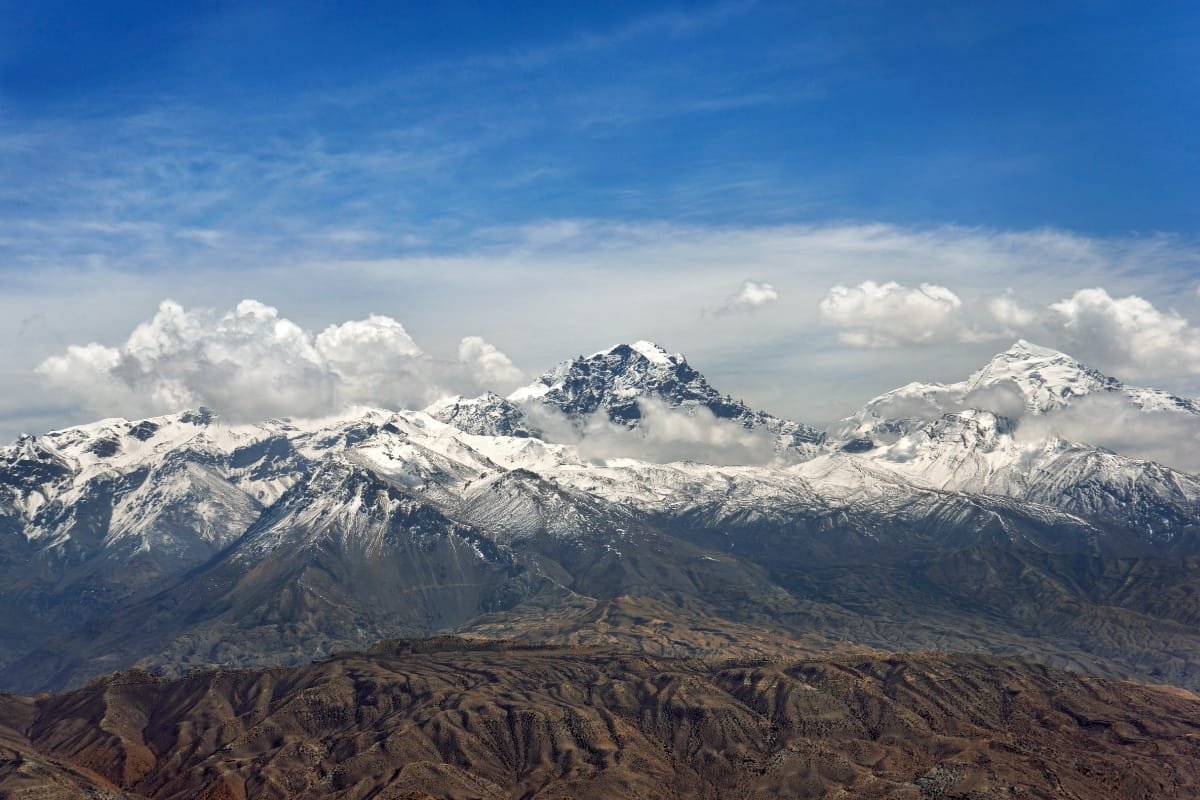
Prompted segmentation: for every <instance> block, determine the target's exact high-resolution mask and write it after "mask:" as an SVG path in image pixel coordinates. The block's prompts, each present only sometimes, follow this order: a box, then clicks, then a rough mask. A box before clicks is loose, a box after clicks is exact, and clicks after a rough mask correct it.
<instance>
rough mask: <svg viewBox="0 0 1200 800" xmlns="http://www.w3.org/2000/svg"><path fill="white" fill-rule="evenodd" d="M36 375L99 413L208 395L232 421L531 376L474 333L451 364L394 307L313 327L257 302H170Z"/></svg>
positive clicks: (431, 394) (400, 401) (171, 406)
mask: <svg viewBox="0 0 1200 800" xmlns="http://www.w3.org/2000/svg"><path fill="white" fill-rule="evenodd" d="M38 373H39V374H40V375H41V377H42V378H43V379H44V380H45V381H46V382H47V383H48V384H49V385H50V386H51V387H52V388H53V389H54V390H55V391H56V392H57V393H58V394H59V395H60V396H65V397H66V398H70V399H74V400H76V401H78V402H79V403H80V405H82V406H84V407H86V408H87V409H88V410H89V411H91V412H92V413H96V414H101V415H119V416H130V417H136V416H142V415H148V414H157V413H167V412H172V411H178V410H180V409H183V408H189V407H196V406H200V405H205V406H210V407H212V408H214V409H216V410H218V411H219V412H220V413H221V414H223V415H224V416H225V417H226V418H228V419H231V420H259V419H264V418H267V417H272V416H296V417H303V416H319V415H322V414H327V413H331V412H334V411H337V410H339V409H341V408H343V407H346V406H349V405H374V406H382V407H387V408H421V407H423V406H425V405H426V404H428V403H429V402H431V401H432V400H434V399H436V398H438V397H440V396H442V395H444V394H447V393H450V392H464V393H475V392H478V391H482V390H483V389H488V388H493V386H495V387H496V388H499V389H501V390H504V389H508V388H511V386H512V385H513V384H514V382H516V381H519V380H520V379H521V377H522V375H523V374H522V373H521V371H520V370H518V369H517V368H516V367H515V366H514V365H513V363H512V361H511V360H509V358H508V357H507V356H506V355H505V354H504V353H502V352H500V351H499V350H498V349H496V348H495V347H494V346H493V345H491V344H489V343H488V342H486V341H485V340H483V339H482V338H480V337H477V336H471V337H467V338H465V339H463V340H462V342H461V344H460V346H459V350H458V360H457V361H456V362H453V363H443V362H439V361H437V360H436V359H434V358H432V357H430V356H429V355H428V354H427V353H425V352H424V351H423V350H422V349H421V348H420V347H419V346H418V345H417V343H416V342H415V341H413V339H412V337H411V336H409V334H408V332H407V331H406V330H405V329H404V326H403V325H402V324H400V323H399V322H398V321H396V320H394V319H392V318H391V317H386V316H382V315H377V314H372V315H370V316H368V317H367V318H366V319H361V320H351V321H348V322H344V323H341V324H337V325H330V326H329V327H327V328H325V330H323V331H321V332H320V333H316V334H314V333H313V332H311V331H308V330H305V329H304V328H302V327H301V326H299V325H297V324H296V323H295V322H292V321H291V320H288V319H286V318H285V317H282V316H281V315H280V314H279V311H278V310H277V309H275V308H273V307H271V306H268V305H265V304H263V303H260V302H258V301H256V300H243V301H242V302H240V303H238V304H237V305H236V306H235V307H234V308H232V309H230V310H229V311H226V312H225V313H223V314H219V313H217V312H214V311H212V310H209V309H185V308H184V307H183V306H182V305H180V304H178V303H176V302H173V301H170V300H166V301H163V302H162V303H161V304H160V305H159V307H158V310H157V312H156V313H155V314H154V316H153V317H152V318H151V319H149V320H146V321H145V322H143V323H141V324H140V325H138V326H137V327H136V328H135V329H134V330H133V332H132V333H131V334H130V335H129V337H128V338H127V339H126V340H125V342H124V343H123V344H121V345H120V346H117V347H111V346H106V345H103V344H98V343H95V342H92V343H89V344H85V345H70V346H69V347H67V349H66V351H65V352H62V353H59V354H57V355H54V356H51V357H49V358H47V359H46V360H44V361H43V362H42V363H41V365H40V366H39V367H38Z"/></svg>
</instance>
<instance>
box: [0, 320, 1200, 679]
mask: <svg viewBox="0 0 1200 800" xmlns="http://www.w3.org/2000/svg"><path fill="white" fill-rule="evenodd" d="M905 392H907V394H904V393H905ZM981 393H982V394H981ZM1097 394H1104V395H1110V394H1118V395H1120V396H1121V397H1122V398H1125V401H1127V402H1129V403H1130V404H1134V403H1141V405H1140V406H1137V407H1138V408H1143V407H1144V408H1145V409H1147V410H1146V412H1145V413H1147V414H1150V415H1151V419H1152V420H1159V419H1162V417H1160V416H1155V415H1160V414H1175V415H1181V416H1183V417H1187V418H1189V419H1190V418H1191V417H1193V416H1196V413H1195V410H1194V408H1193V406H1192V405H1189V402H1188V401H1184V400H1181V399H1179V398H1171V397H1170V396H1169V395H1164V394H1162V393H1155V392H1153V391H1151V390H1141V389H1129V388H1128V387H1124V386H1123V384H1120V383H1119V382H1116V381H1113V380H1112V379H1108V378H1105V377H1104V376H1102V375H1100V374H1099V373H1096V372H1095V371H1094V370H1087V369H1086V368H1083V367H1082V366H1081V365H1078V364H1077V363H1076V362H1073V361H1072V360H1070V359H1067V357H1065V356H1062V354H1054V353H1053V351H1044V350H1041V349H1037V348H1034V347H1033V346H1031V345H1028V344H1024V343H1019V344H1018V345H1017V346H1016V347H1014V348H1013V349H1011V350H1010V351H1008V352H1006V353H1002V354H1000V355H999V356H997V358H996V359H994V360H993V361H992V362H991V363H990V364H989V365H987V366H986V367H985V368H984V369H982V370H980V371H978V372H977V373H975V375H973V376H972V377H971V378H970V379H968V380H967V381H965V382H963V383H962V384H954V385H951V386H936V385H928V386H926V387H925V388H923V389H920V390H916V389H912V390H910V389H905V390H900V394H896V393H893V395H891V396H890V399H887V398H889V396H888V395H885V396H884V397H883V398H880V399H878V400H877V401H873V402H872V404H869V405H868V407H867V408H866V409H864V410H863V411H862V412H860V414H859V415H857V416H856V417H855V418H852V419H851V420H850V421H849V422H848V423H847V425H845V426H842V429H841V432H840V433H839V432H836V431H835V433H834V435H832V436H831V437H829V438H828V439H827V440H823V439H822V438H821V436H820V435H819V434H815V433H814V432H812V431H811V429H807V428H804V426H798V425H797V424H796V423H788V422H786V421H783V420H779V419H777V418H774V417H770V416H769V415H766V414H763V413H761V412H756V411H753V410H751V409H749V408H747V407H746V406H745V405H744V404H741V403H740V402H737V401H733V400H731V399H729V398H727V397H722V396H720V395H718V394H717V393H716V392H715V390H713V389H712V388H711V386H709V384H708V383H707V381H705V379H704V378H703V376H701V375H700V374H699V373H697V372H696V371H695V370H694V369H692V368H691V367H690V366H689V365H688V364H687V362H686V361H684V360H683V359H682V357H680V356H673V355H670V354H668V353H666V352H665V351H662V350H661V349H660V348H657V347H655V346H653V345H650V344H648V343H636V344H635V345H629V346H618V347H614V348H611V349H610V350H607V351H603V352H601V353H598V354H596V355H594V356H592V357H590V358H580V359H575V360H572V361H569V362H565V363H564V364H563V365H561V366H560V367H558V368H557V369H555V370H552V371H551V372H549V373H547V374H546V375H545V376H543V377H542V378H541V379H539V381H538V382H536V383H535V384H534V385H533V388H532V389H530V390H528V391H524V392H520V391H519V392H517V393H516V394H514V395H513V398H510V399H504V398H500V397H498V396H496V395H484V396H482V397H480V398H475V399H463V398H454V399H451V400H448V401H445V402H442V403H438V404H435V405H434V406H431V407H430V408H429V409H427V410H426V412H418V411H397V412H393V411H383V410H378V409H356V410H353V411H348V412H347V413H345V414H342V415H340V416H337V417H333V418H329V419H322V420H271V421H268V422H264V423H261V424H258V425H226V424H225V423H223V422H222V421H221V420H220V419H219V418H218V417H217V416H216V415H215V414H213V413H212V412H208V411H204V410H199V411H192V412H184V413H181V414H177V415H168V416H164V417H157V418H154V419H150V420H143V421H127V420H104V421H101V422H98V423H93V424H91V425H84V426H79V427H76V428H70V429H65V430H62V431H55V432H51V433H49V434H46V435H44V436H38V437H25V438H22V439H21V440H20V441H18V442H17V443H16V444H14V445H12V446H10V447H8V448H3V449H0V611H2V612H3V615H2V616H0V645H2V646H0V685H4V686H7V687H18V688H21V689H24V690H29V691H33V690H37V689H43V688H58V687H61V686H63V685H75V684H78V683H80V682H82V681H84V680H86V679H87V678H88V677H90V676H92V675H95V674H96V673H98V672H101V671H105V670H111V669H115V668H121V667H127V666H131V665H134V664H140V665H143V666H146V667H153V668H155V669H161V670H163V671H165V672H168V673H172V674H177V673H179V672H181V671H184V670H186V669H188V668H190V667H192V666H203V665H208V664H241V665H262V664H267V663H277V662H281V663H299V662H304V661H306V660H308V659H310V658H312V657H314V656H318V655H325V654H328V653H330V652H332V651H333V650H336V649H342V648H352V647H363V646H367V645H368V644H370V642H372V641H374V640H375V639H377V638H380V637H384V636H396V635H404V636H425V635H430V634H433V633H436V632H438V631H445V630H462V631H475V632H481V633H488V634H490V635H505V636H519V637H521V638H523V639H526V640H529V641H539V642H551V643H578V642H593V643H602V644H605V645H616V646H620V647H635V648H641V649H644V650H646V651H648V652H654V653H661V654H670V655H681V656H686V655H697V654H705V655H712V654H714V653H717V652H722V651H723V652H726V653H739V654H742V655H756V656H764V655H778V654H792V655H795V654H811V653H814V652H822V651H823V650H824V649H831V648H832V649H839V648H840V649H849V650H862V649H872V648H874V649H896V648H927V649H948V650H964V651H985V652H992V653H1003V654H1023V655H1026V656H1030V657H1036V658H1038V659H1041V660H1044V661H1046V662H1049V663H1053V664H1057V665H1061V666H1068V667H1072V668H1080V669H1086V670H1089V671H1093V672H1096V673H1099V674H1104V675H1109V676H1140V677H1142V678H1154V679H1156V680H1172V681H1176V682H1178V683H1181V684H1184V685H1189V686H1197V685H1200V632H1197V629H1196V628H1195V625H1194V622H1195V621H1196V620H1198V619H1200V585H1198V583H1200V581H1198V580H1197V578H1196V574H1197V573H1196V572H1195V571H1194V569H1193V567H1194V560H1195V558H1196V557H1197V554H1198V553H1200V536H1198V534H1200V528H1198V524H1200V503H1198V498H1200V479H1198V478H1197V476H1195V475H1192V474H1189V473H1186V472H1181V471H1179V470H1173V469H1170V468H1168V467H1165V466H1163V465H1161V464H1158V463H1154V462H1151V461H1145V460H1138V459H1133V458H1129V457H1126V456H1123V455H1120V454H1117V453H1114V452H1110V451H1108V450H1105V449H1103V448H1099V447H1095V446H1089V445H1087V444H1085V443H1082V442H1078V441H1072V440H1069V439H1065V438H1063V437H1060V436H1055V435H1044V434H1043V433H1038V435H1031V434H1030V428H1029V427H1027V426H1030V425H1031V424H1032V423H1031V420H1032V421H1034V422H1037V421H1039V420H1045V419H1047V418H1049V417H1050V416H1051V415H1053V414H1056V413H1060V412H1062V411H1064V410H1069V409H1070V408H1072V405H1071V404H1072V403H1074V402H1078V401H1079V398H1081V397H1082V398H1084V399H1086V398H1087V397H1089V396H1093V395H1097ZM902 395H903V397H901V396H902ZM897 398H901V399H905V400H910V399H912V398H918V399H920V398H925V400H928V402H930V403H934V406H935V407H933V410H932V411H929V410H928V409H926V410H921V408H922V407H916V406H912V405H911V404H909V405H905V404H904V403H901V402H899V401H898V400H897ZM925 400H922V402H925ZM1014 401H1015V402H1014ZM1005 403H1007V405H1004V404H1005ZM972 404H974V405H989V406H990V408H976V407H972ZM1002 406H1003V407H1002ZM914 408H916V410H915V411H914V410H913V409H914ZM1005 410H1007V411H1008V414H1005V413H1001V412H1002V411H1005ZM662 413H666V414H673V415H677V417H675V421H676V422H678V421H679V420H685V421H686V422H687V424H686V425H683V426H676V429H677V430H682V431H683V432H684V433H685V434H686V435H688V436H690V435H693V434H695V435H703V432H704V430H706V428H712V427H718V428H720V429H721V430H727V429H734V430H737V431H742V432H755V431H757V432H758V433H759V434H763V435H765V436H767V437H768V438H769V440H770V441H771V442H774V443H775V446H774V448H773V451H774V456H773V458H770V459H769V460H768V461H767V463H755V464H713V463H701V462H699V461H695V460H692V461H673V462H668V463H657V462H655V461H653V460H647V458H648V457H649V456H647V457H643V458H631V457H628V455H620V454H617V455H612V454H609V455H602V454H599V453H598V452H597V451H596V449H595V448H591V449H589V447H588V437H589V436H591V435H595V436H601V437H607V436H611V435H617V436H630V437H634V440H637V438H638V437H643V438H646V437H650V436H651V435H652V434H653V433H654V425H655V424H657V423H658V421H659V420H660V418H658V417H656V416H655V415H657V414H662ZM539 415H541V416H540V417H539ZM554 415H557V417H555V416H554ZM889 415H890V416H889ZM535 419H537V420H541V421H547V420H548V421H551V422H553V420H554V419H557V420H558V423H560V424H566V425H570V426H576V427H575V428H573V431H574V433H573V434H572V436H570V437H566V441H559V442H555V441H548V439H550V438H553V437H552V436H551V435H550V434H549V433H546V432H545V430H543V427H542V426H541V425H534V424H533V421H534V420H535ZM1035 430H1040V429H1035ZM614 431H615V432H616V433H615V434H614ZM788 431H791V433H789V432H788ZM793 434H795V435H794V436H793ZM756 435H757V434H756ZM797 437H799V438H797Z"/></svg>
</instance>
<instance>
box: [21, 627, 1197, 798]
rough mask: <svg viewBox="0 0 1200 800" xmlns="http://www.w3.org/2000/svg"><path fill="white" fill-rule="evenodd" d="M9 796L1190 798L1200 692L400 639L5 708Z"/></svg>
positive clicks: (913, 663)
mask: <svg viewBox="0 0 1200 800" xmlns="http://www.w3.org/2000/svg"><path fill="white" fill-rule="evenodd" d="M0 720H3V723H4V724H3V727H2V728H0V751H2V752H3V757H2V758H0V794H3V796H5V797H9V798H13V800H32V798H39V799H41V800H53V799H55V798H78V797H92V798H114V799H115V798H129V799H130V800H132V799H133V798H156V799H161V800H167V799H168V798H170V799H172V800H192V799H193V798H205V799H206V800H215V799H216V798H247V797H254V798H368V797H369V798H391V799H392V800H399V799H400V798H406V799H407V800H413V799H414V798H427V797H437V798H464V799H465V798H489V799H491V798H495V799H496V800H499V799H500V798H505V800H507V799H508V798H513V797H524V798H555V800H560V799H561V798H577V800H584V799H585V798H597V800H599V798H615V797H622V798H624V797H628V798H634V797H636V798H647V799H649V798H663V799H664V800H665V799H666V798H730V797H744V798H774V797H795V798H805V797H811V798H818V797H855V798H906V799H908V800H923V799H924V798H951V797H953V798H1001V797H1003V798H1081V799H1082V798H1100V797H1103V798H1111V800H1120V799H1121V798H1149V797H1154V798H1189V797H1195V796H1197V794H1198V793H1200V700H1198V699H1197V698H1196V697H1194V696H1192V695H1191V694H1189V693H1187V692H1184V691H1182V690H1177V689H1166V688H1156V687H1150V686H1142V685H1134V684H1128V683H1118V682H1112V681H1107V680H1102V679H1097V678H1091V677H1085V676H1081V675H1077V674H1072V673H1066V672H1059V671H1056V670H1052V669H1047V668H1044V667H1037V666H1030V665H1028V664H1023V663H1020V662H1015V661H1010V660H1004V659H996V658H990V657H982V656H963V655H958V656H953V655H939V654H908V655H886V654H878V655H873V656H863V655H857V656H846V657H837V658H824V659H819V660H799V661H768V660H751V661H739V660H723V661H696V660H676V659H664V658H656V657H651V656H647V655H645V654H636V653H621V652H614V651H606V650H598V649H590V648H537V647H529V646H518V645H512V644H505V643H500V642H492V643H480V642H469V641H463V640H455V639H440V640H432V641H393V642H387V643H383V644H381V645H380V646H379V647H377V648H375V650H374V651H372V652H370V653H356V654H343V655H337V656H334V657H332V658H330V659H327V660H325V661H322V662H319V663H315V664H312V665H309V666H304V667H295V668H290V669H263V670H256V671H251V670H227V669H225V670H220V669H219V670H204V671H197V672H194V673H191V674H189V675H187V676H186V677H181V678H177V679H172V680H167V679H163V678H160V677H156V676H154V675H150V674H146V673H144V672H138V671H134V672H123V673H117V674H113V675H109V676H106V677H103V678H99V679H97V680H95V681H92V682H91V683H89V684H88V685H87V686H84V687H82V688H80V689H77V690H74V691H71V692H67V693H65V694H59V695H52V696H41V697H38V698H21V697H14V696H5V697H0Z"/></svg>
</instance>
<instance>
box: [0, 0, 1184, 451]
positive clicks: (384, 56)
mask: <svg viewBox="0 0 1200 800" xmlns="http://www.w3.org/2000/svg"><path fill="white" fill-rule="evenodd" d="M0 19H3V20H4V23H3V24H2V25H0V386H3V387H4V389H3V391H0V439H11V438H13V437H15V436H16V435H17V434H19V433H22V432H39V431H43V430H46V429H50V428H54V427H60V426H63V425H67V424H73V423H78V422H83V421H87V420H89V419H93V418H95V417H97V416H110V415H120V416H130V417H132V416H139V415H146V414H151V413H162V412H166V411H169V410H175V409H177V408H181V407H185V406H187V405H189V404H196V403H200V402H204V403H206V404H209V405H215V406H217V407H218V410H219V411H221V413H222V414H224V415H226V416H229V417H230V418H238V417H241V418H247V419H249V418H253V417H255V416H256V415H257V416H276V415H277V416H282V415H289V414H291V415H299V414H304V413H318V412H321V411H324V410H328V409H330V408H331V407H333V406H337V405H339V404H344V403H348V402H369V403H372V404H379V405H385V406H392V407H400V406H406V407H413V406H419V405H421V404H423V403H425V402H428V401H429V400H430V399H436V397H437V396H440V395H442V394H445V393H472V392H478V391H482V390H484V389H495V390H498V391H507V390H510V389H511V388H513V387H515V386H516V385H519V384H520V383H521V382H523V381H527V380H529V379H530V378H531V377H533V376H535V375H537V374H538V373H540V372H541V371H543V370H545V369H547V368H549V367H551V366H553V365H554V364H555V363H557V362H558V361H560V360H563V359H565V358H569V357H572V356H575V355H579V354H586V353H590V352H593V351H596V350H599V349H602V348H605V347H608V346H610V345H612V344H614V343H616V342H620V341H632V340H636V339H650V340H653V341H656V342H658V343H659V344H661V345H662V346H663V347H665V348H667V349H668V350H670V351H672V352H676V351H678V352H682V353H684V354H685V355H686V356H687V357H688V359H689V361H690V362H691V363H693V364H694V365H695V366H696V367H697V368H698V369H700V370H701V371H702V372H704V373H705V374H706V375H707V376H708V377H709V379H710V381H711V382H712V383H713V384H714V385H715V386H716V387H717V388H718V389H720V390H722V391H725V392H729V393H731V394H733V395H735V396H739V397H743V398H745V399H746V400H747V401H748V402H750V403H751V404H752V405H755V406H758V407H762V408H765V409H767V410H769V411H771V412H773V413H776V414H780V415H785V416H790V417H793V418H796V419H800V420H803V421H807V422H811V423H815V424H824V423H827V422H830V421H833V420H836V419H838V418H840V417H842V416H846V415H848V414H850V413H852V412H853V411H854V410H855V409H856V408H857V407H858V406H859V405H861V404H862V403H863V402H865V401H866V400H867V399H869V398H871V397H873V396H875V395H877V394H879V393H881V392H883V391H886V390H888V389H890V388H893V387H895V386H897V385H900V384H903V383H906V382H908V381H910V380H944V381H950V380H957V379H960V378H962V377H964V376H965V375H966V374H968V373H969V372H970V371H972V370H973V369H974V368H976V367H978V366H979V365H981V364H982V363H983V362H984V361H986V360H987V359H988V358H989V357H990V356H991V355H992V354H993V353H995V352H998V351H1000V350H1003V349H1005V348H1006V347H1007V346H1008V345H1009V344H1011V342H1012V341H1013V340H1014V339H1015V338H1018V337H1024V338H1028V339H1031V340H1034V341H1037V342H1039V343H1041V344H1044V345H1047V346H1051V347H1056V348H1059V349H1063V350H1065V351H1067V352H1070V353H1072V354H1074V355H1076V356H1078V357H1080V358H1083V359H1085V360H1086V361H1088V362H1089V363H1091V364H1093V365H1094V366H1096V367H1098V368H1100V369H1103V370H1105V371H1106V372H1109V373H1110V374H1114V375H1116V376H1117V377H1120V378H1122V379H1126V380H1129V381H1132V382H1135V383H1143V384H1149V385H1154V386H1160V387H1163V388H1167V389H1169V390H1172V391H1175V392H1178V393H1181V394H1185V395H1188V396H1196V395H1200V202H1197V199H1198V192H1197V190H1196V187H1197V185H1200V138H1198V137H1197V136H1196V134H1195V132H1196V131H1197V130H1200V10H1197V7H1196V6H1195V4H1194V3H1189V2H1171V0H1165V1H1164V2H1156V3H1137V2H1105V1H1104V0H1095V1H1094V2H1075V3H1060V2H1053V1H1051V2H1038V3H1021V2H979V3H961V2H885V1H884V0H878V1H875V2H867V1H866V0H863V1H861V2H859V1H857V0H847V1H846V2H836V3H835V2H812V3H805V2H783V3H772V2H715V3H706V2H691V3H655V2H640V3H621V2H608V3H597V4H579V3H575V4H566V3H485V2H453V1H451V2H443V3H436V4H435V3H404V2H387V3H384V2H380V3H371V2H362V3H356V4H353V5H348V4H344V3H342V4H338V3H332V2H329V3H321V2H288V3H270V2H261V3H253V2H250V3H247V2H239V3H222V2H194V3H187V2H179V3H159V2H120V1H119V0H118V1H116V2H113V3H105V4H96V3H85V2H58V1H57V0H42V1H40V2H36V3H31V2H10V1H9V0H0Z"/></svg>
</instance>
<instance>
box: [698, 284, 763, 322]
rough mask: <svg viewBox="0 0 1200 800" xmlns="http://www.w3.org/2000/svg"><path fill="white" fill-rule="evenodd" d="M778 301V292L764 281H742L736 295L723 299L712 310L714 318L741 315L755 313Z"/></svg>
mask: <svg viewBox="0 0 1200 800" xmlns="http://www.w3.org/2000/svg"><path fill="white" fill-rule="evenodd" d="M777 300H779V292H778V291H777V290H776V289H775V287H774V286H772V285H771V284H769V283H767V282H765V281H752V280H745V281H742V285H741V288H739V289H738V291H737V293H736V294H732V295H730V296H729V297H727V298H725V301H724V302H723V303H721V305H719V306H717V307H716V308H715V309H713V312H712V313H713V314H714V315H716V316H725V315H727V314H742V313H745V312H748V311H756V310H758V309H760V308H762V307H764V306H768V305H770V304H772V303H774V302H776V301H777Z"/></svg>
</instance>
